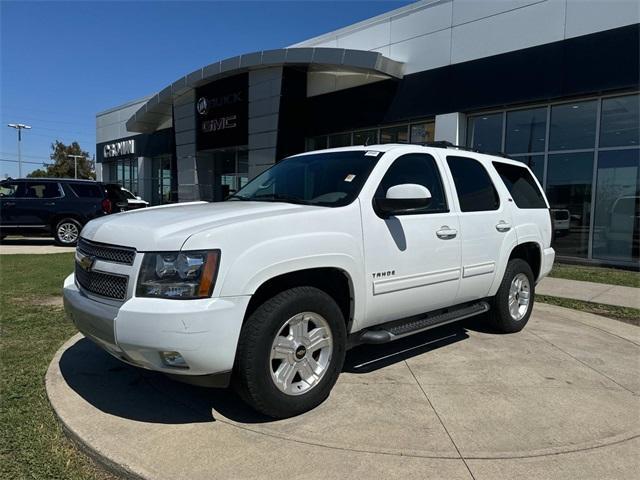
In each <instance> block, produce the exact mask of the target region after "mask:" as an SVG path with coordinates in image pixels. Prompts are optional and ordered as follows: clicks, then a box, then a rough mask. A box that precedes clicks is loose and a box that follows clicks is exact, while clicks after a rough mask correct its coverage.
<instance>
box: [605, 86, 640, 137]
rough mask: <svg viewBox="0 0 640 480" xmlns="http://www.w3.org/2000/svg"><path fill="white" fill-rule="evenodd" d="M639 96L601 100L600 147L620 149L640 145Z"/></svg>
mask: <svg viewBox="0 0 640 480" xmlns="http://www.w3.org/2000/svg"><path fill="white" fill-rule="evenodd" d="M639 110H640V95H628V96H626V97H615V98H605V99H604V100H602V121H601V124H600V146H601V147H620V146H632V145H638V144H639V143H640V121H639V120H638V118H639V117H640V114H639Z"/></svg>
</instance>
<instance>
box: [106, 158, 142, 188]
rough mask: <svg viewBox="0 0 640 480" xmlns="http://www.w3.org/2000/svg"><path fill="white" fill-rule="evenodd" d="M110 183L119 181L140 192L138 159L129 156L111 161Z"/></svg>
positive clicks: (125, 186) (124, 185) (122, 184)
mask: <svg viewBox="0 0 640 480" xmlns="http://www.w3.org/2000/svg"><path fill="white" fill-rule="evenodd" d="M109 183H118V184H120V185H121V186H123V187H124V188H126V189H127V190H129V191H130V192H133V193H134V194H135V195H137V194H138V191H139V188H138V159H137V158H127V159H121V160H115V161H112V162H109Z"/></svg>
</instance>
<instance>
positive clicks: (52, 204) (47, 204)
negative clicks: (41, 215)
mask: <svg viewBox="0 0 640 480" xmlns="http://www.w3.org/2000/svg"><path fill="white" fill-rule="evenodd" d="M55 204H56V202H45V203H44V205H45V206H46V207H53V206H54V205H55Z"/></svg>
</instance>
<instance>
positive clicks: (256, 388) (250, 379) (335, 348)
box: [233, 287, 347, 418]
mask: <svg viewBox="0 0 640 480" xmlns="http://www.w3.org/2000/svg"><path fill="white" fill-rule="evenodd" d="M302 312H311V313H313V314H317V315H320V316H321V317H322V318H323V319H324V320H325V321H326V324H328V328H329V329H330V331H331V339H332V343H333V345H332V349H331V354H330V360H328V363H327V366H326V368H325V369H324V373H323V374H322V376H321V377H320V380H319V381H318V382H317V383H316V384H315V385H314V386H313V387H311V388H310V389H309V390H308V391H307V392H305V393H300V394H296V395H290V394H287V393H285V392H283V391H281V390H280V389H279V388H278V386H277V385H276V381H275V380H274V379H272V373H271V372H272V369H274V368H276V367H274V363H273V362H274V361H273V360H271V357H270V355H271V350H272V344H273V341H274V339H275V338H276V336H277V335H278V334H279V332H281V329H282V328H283V325H284V324H285V323H286V322H287V321H288V320H290V319H292V318H293V317H296V316H297V315H299V314H301V313H302ZM346 343H347V332H346V325H345V320H344V318H343V315H342V312H341V310H340V308H339V307H338V305H337V304H336V302H335V301H334V300H333V298H331V297H330V296H329V295H327V294H326V293H325V292H323V291H322V290H319V289H317V288H314V287H296V288H291V289H289V290H285V291H284V292H281V293H279V294H277V295H276V296H274V297H273V298H271V299H269V300H267V301H266V302H264V303H263V304H262V305H260V306H259V307H258V308H257V309H256V310H255V311H254V312H253V313H252V314H251V315H250V316H249V318H247V319H246V321H245V323H244V325H243V326H242V331H241V333H240V340H239V342H238V349H237V354H236V365H235V369H234V370H235V371H234V379H233V382H234V387H235V389H236V391H237V392H238V394H239V395H240V397H241V398H242V399H243V400H244V401H245V402H246V403H247V404H249V405H250V406H251V407H252V408H254V409H255V410H257V411H258V412H260V413H263V414H265V415H267V416H269V417H273V418H287V417H292V416H295V415H299V414H301V413H304V412H306V411H309V410H311V409H313V408H314V407H316V406H318V405H319V404H321V403H322V402H323V401H324V400H325V399H326V398H327V397H328V396H329V393H330V392H331V389H332V388H333V386H334V384H335V383H336V381H337V379H338V375H339V374H340V371H341V370H342V365H343V363H344V357H345V350H346ZM301 353H303V354H304V352H301ZM276 362H277V361H276ZM276 365H277V364H276ZM296 375H298V374H296ZM294 378H295V377H294Z"/></svg>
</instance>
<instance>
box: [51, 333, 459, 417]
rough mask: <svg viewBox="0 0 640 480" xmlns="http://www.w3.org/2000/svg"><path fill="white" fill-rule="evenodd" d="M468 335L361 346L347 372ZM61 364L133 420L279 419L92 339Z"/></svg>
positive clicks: (70, 378) (78, 388)
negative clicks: (128, 359)
mask: <svg viewBox="0 0 640 480" xmlns="http://www.w3.org/2000/svg"><path fill="white" fill-rule="evenodd" d="M466 338H468V335H467V333H466V329H465V328H464V327H463V326H461V325H448V326H444V327H440V328H437V329H433V330H430V331H427V332H424V333H421V334H417V335H413V336H410V337H407V338H405V339H401V340H398V341H396V342H392V343H388V344H385V345H361V346H359V347H356V348H354V349H352V350H350V351H349V352H347V357H346V359H345V364H344V368H343V371H344V372H349V373H357V374H366V373H368V372H372V371H374V370H378V369H380V368H384V367H386V366H389V365H392V364H394V363H398V362H401V361H404V360H406V359H408V358H411V357H414V356H416V355H422V354H426V353H428V352H430V351H432V350H435V349H438V348H442V347H444V346H446V345H450V344H452V343H455V342H458V341H461V340H464V339H466ZM59 367H60V371H61V373H62V376H63V378H64V380H65V381H66V383H67V385H68V386H69V387H70V388H71V389H72V390H73V391H74V392H75V393H76V394H78V395H79V396H80V397H82V398H83V399H84V400H85V401H87V402H88V403H90V404H91V405H93V406H94V407H95V408H97V409H99V410H101V411H102V412H104V413H107V414H109V415H115V416H118V417H121V418H126V419H129V420H134V421H138V422H146V423H161V424H175V425H180V424H189V423H206V422H215V421H216V420H221V421H227V422H228V421H231V422H237V423H246V424H255V423H269V422H274V421H276V420H274V419H272V418H269V417H266V416H264V415H261V414H259V413H257V412H255V411H254V410H252V409H251V408H250V407H248V406H247V405H246V404H245V403H243V402H242V400H241V399H240V398H239V397H238V396H237V395H236V394H235V392H234V391H233V390H232V389H230V388H229V389H209V388H203V387H196V386H193V385H187V384H184V383H180V382H178V381H174V380H171V379H169V378H168V377H166V376H164V375H162V374H160V373H158V372H152V371H148V370H144V369H141V368H137V367H133V366H130V365H127V364H125V363H122V362H121V361H119V360H117V359H116V358H114V357H112V356H111V355H109V354H108V353H106V352H104V351H103V350H101V349H100V348H98V347H97V346H96V345H95V344H93V342H91V341H90V340H88V339H86V338H83V339H81V340H79V341H78V342H76V343H75V344H73V345H72V346H71V347H69V348H68V349H67V350H65V351H64V353H63V354H62V357H61V358H60V362H59ZM216 416H218V417H219V418H218V419H216Z"/></svg>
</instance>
